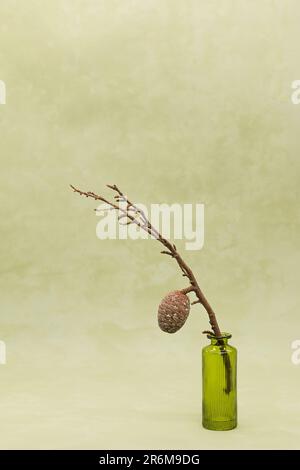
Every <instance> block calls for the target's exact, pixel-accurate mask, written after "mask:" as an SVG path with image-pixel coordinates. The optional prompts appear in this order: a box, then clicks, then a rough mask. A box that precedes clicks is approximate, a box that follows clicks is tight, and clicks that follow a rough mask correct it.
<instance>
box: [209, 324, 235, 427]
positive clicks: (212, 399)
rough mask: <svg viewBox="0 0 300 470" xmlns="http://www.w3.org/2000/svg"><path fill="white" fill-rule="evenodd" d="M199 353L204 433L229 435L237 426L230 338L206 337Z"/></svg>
mask: <svg viewBox="0 0 300 470" xmlns="http://www.w3.org/2000/svg"><path fill="white" fill-rule="evenodd" d="M208 338H209V339H210V340H211V344H209V345H208V346H205V347H204V348H203V349H202V424H203V427H204V428H206V429H211V430H214V431H228V430H230V429H234V428H235V427H236V426H237V387H236V375H237V350H236V348H235V347H233V346H231V345H229V344H228V340H229V339H230V338H231V335H230V334H228V333H222V336H221V337H220V338H218V339H217V338H216V337H214V336H210V335H208Z"/></svg>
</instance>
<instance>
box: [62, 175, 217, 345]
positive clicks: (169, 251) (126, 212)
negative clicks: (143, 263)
mask: <svg viewBox="0 0 300 470" xmlns="http://www.w3.org/2000/svg"><path fill="white" fill-rule="evenodd" d="M107 187H108V188H110V189H111V190H112V191H114V192H115V193H116V195H115V196H114V199H115V201H116V202H117V204H116V203H114V202H110V201H108V200H107V199H105V198H104V197H102V196H99V195H98V194H95V193H93V192H91V191H87V192H86V191H81V190H80V189H77V188H75V186H73V185H71V188H72V189H73V191H74V192H75V193H78V194H80V195H81V196H86V197H91V198H93V199H95V200H96V201H102V202H104V203H106V204H108V205H109V206H111V207H112V208H114V209H116V210H118V211H120V212H121V213H122V214H121V217H122V218H123V217H127V218H128V223H134V224H136V225H138V226H139V227H140V228H142V229H143V230H145V231H146V232H148V233H149V235H151V236H152V237H154V238H156V239H157V241H159V242H160V243H161V244H162V245H163V246H164V247H165V248H166V250H163V251H161V253H163V254H166V255H169V256H171V257H172V258H174V259H175V260H176V262H177V264H178V266H179V268H180V269H181V271H182V275H183V276H184V277H187V278H188V279H189V281H190V286H189V287H187V288H186V289H183V290H182V291H183V292H185V293H188V292H194V293H195V295H196V297H197V300H196V301H195V302H193V304H195V303H200V304H202V305H203V307H204V308H205V310H206V312H207V314H208V318H209V323H210V325H211V328H212V330H213V333H214V335H215V336H216V337H217V338H219V337H221V336H222V335H221V331H220V328H219V325H218V322H217V319H216V314H215V312H214V310H213V309H212V307H211V305H210V304H209V302H208V300H207V299H206V297H205V295H204V294H203V292H202V290H201V289H200V286H199V284H198V281H197V280H196V277H195V275H194V273H193V271H192V270H191V268H190V267H189V266H188V265H187V263H186V262H185V261H184V260H183V258H182V256H181V255H180V253H179V252H178V251H177V248H176V246H175V245H174V244H172V243H171V242H170V241H169V240H167V239H166V238H164V237H163V236H162V235H161V234H160V233H159V232H158V231H157V230H156V228H155V227H153V225H152V224H151V222H150V221H149V220H148V219H147V217H146V215H145V213H144V211H142V210H141V209H140V208H139V207H137V206H136V205H135V204H133V203H132V202H131V201H130V200H129V199H128V198H127V196H125V195H124V193H123V192H122V191H121V190H120V189H119V188H118V187H117V186H116V185H115V184H114V185H107ZM121 202H125V203H126V204H125V205H126V208H125V209H124V208H123V207H121V206H120V204H119V203H121ZM132 212H133V213H134V214H135V215H132Z"/></svg>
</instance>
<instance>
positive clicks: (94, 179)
mask: <svg viewBox="0 0 300 470" xmlns="http://www.w3.org/2000/svg"><path fill="white" fill-rule="evenodd" d="M0 18H1V24H0V79H1V80H4V81H5V83H6V86H7V103H6V105H2V106H0V146H1V147H0V151H1V172H0V185H1V247H0V266H1V297H0V300H1V304H0V305H1V311H0V339H1V340H3V341H5V343H6V346H7V364H6V365H1V366H0V383H1V386H0V420H1V431H0V447H1V448H3V449H4V448H24V449H29V448H36V449H37V448H41V449H45V448H52V449H53V448H69V449H70V448H72V449H75V448H100V449H101V448H106V449H107V448H109V449H112V448H118V449H120V448H145V449H154V448H175V449H176V448H178V449H188V448H193V449H195V448H199V449H214V448H225V449H227V448H228V449H229V448H254V449H255V448H257V449H258V448H299V442H300V401H299V385H300V365H299V366H296V365H294V364H292V362H291V354H292V349H291V342H292V341H293V340H295V339H299V338H300V319H299V261H300V256H299V233H300V230H299V170H300V168H299V160H300V159H299V150H300V143H299V123H300V105H299V106H296V105H293V104H292V103H291V82H292V81H293V80H296V79H299V78H300V56H299V44H300V30H299V24H300V8H299V2H298V1H296V0H273V1H271V0H251V1H250V0H248V1H246V0H222V1H221V0H218V1H217V0H210V1H204V0H202V1H201V0H199V1H197V0H185V1H180V0H102V1H101V0H98V1H97V0H85V1H83V0H72V1H71V0H63V1H58V0H51V1H47V2H46V1H44V2H41V1H38V0H27V1H26V2H24V1H21V0H1V5H0ZM70 183H73V184H75V185H77V186H79V187H81V188H83V189H89V190H94V191H96V192H100V193H102V192H103V194H105V195H108V190H106V189H105V184H106V183H117V184H118V185H119V186H120V187H121V188H123V189H124V191H125V192H126V193H127V194H128V195H130V197H131V198H132V199H133V200H135V201H137V202H142V203H145V204H150V203H153V202H154V203H160V202H165V203H173V202H178V203H188V202H192V203H196V202H203V203H204V204H205V245H204V248H203V249H202V250H201V251H197V252H191V251H188V252H186V253H184V255H185V257H186V260H187V261H188V263H190V265H191V266H192V267H193V269H194V270H195V273H196V274H197V276H198V277H199V280H201V286H202V287H203V290H204V291H205V293H206V295H207V297H208V298H209V300H210V302H211V303H212V305H213V306H214V308H215V310H216V311H217V313H218V318H219V322H220V324H221V327H222V329H223V330H226V331H231V332H232V334H233V338H232V344H234V345H235V346H236V347H237V348H238V350H239V427H238V429H236V430H235V431H232V432H228V433H214V432H209V431H206V430H204V429H202V427H201V348H202V347H203V346H204V345H205V344H206V342H207V340H206V338H205V337H203V335H201V331H202V330H203V329H206V328H207V318H206V315H205V312H204V311H203V310H202V309H201V308H200V307H199V306H195V307H194V308H193V311H192V313H191V316H190V318H189V320H188V322H187V324H186V326H185V327H184V329H183V330H182V331H181V332H179V333H178V334H177V335H170V336H168V335H165V334H163V333H162V332H161V331H160V330H159V329H158V327H157V323H156V311H157V305H158V303H159V301H160V299H161V298H162V297H163V295H164V294H165V293H166V292H168V291H170V290H173V289H177V288H180V287H181V286H183V281H182V278H181V276H180V274H179V271H178V269H177V268H176V266H175V265H174V264H172V260H170V259H166V257H163V256H161V255H160V254H159V251H160V247H159V246H158V244H157V243H156V242H155V241H150V240H149V241H131V240H127V241H123V240H110V241H100V240H98V239H97V238H96V235H95V228H96V222H97V219H96V217H95V213H94V211H93V209H94V207H96V205H95V204H94V203H93V202H92V201H89V200H86V199H83V198H80V197H79V196H76V195H75V194H72V192H71V191H70V190H69V188H68V185H69V184H70ZM177 245H178V248H179V249H181V250H184V243H183V242H178V243H177Z"/></svg>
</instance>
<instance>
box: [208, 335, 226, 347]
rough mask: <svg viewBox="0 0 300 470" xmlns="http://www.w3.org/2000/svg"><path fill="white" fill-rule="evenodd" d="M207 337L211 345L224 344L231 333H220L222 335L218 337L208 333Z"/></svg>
mask: <svg viewBox="0 0 300 470" xmlns="http://www.w3.org/2000/svg"><path fill="white" fill-rule="evenodd" d="M207 337H208V339H210V342H211V344H212V345H220V344H223V345H226V344H228V340H229V339H230V338H231V334H229V333H222V336H220V337H219V338H216V337H215V336H211V335H208V336H207Z"/></svg>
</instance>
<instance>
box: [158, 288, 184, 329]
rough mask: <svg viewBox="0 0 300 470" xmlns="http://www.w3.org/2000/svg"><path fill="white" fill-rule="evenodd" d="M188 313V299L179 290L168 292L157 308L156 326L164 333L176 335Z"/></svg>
mask: <svg viewBox="0 0 300 470" xmlns="http://www.w3.org/2000/svg"><path fill="white" fill-rule="evenodd" d="M189 313H190V299H189V298H188V296H187V295H186V294H184V293H183V292H181V291H180V290H175V291H172V292H169V294H167V295H166V296H165V297H164V298H163V299H162V301H161V303H160V304H159V307H158V325H159V327H160V329H161V330H162V331H165V332H166V333H176V331H178V330H180V328H182V327H183V325H184V324H185V322H186V319H187V317H188V316H189Z"/></svg>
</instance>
